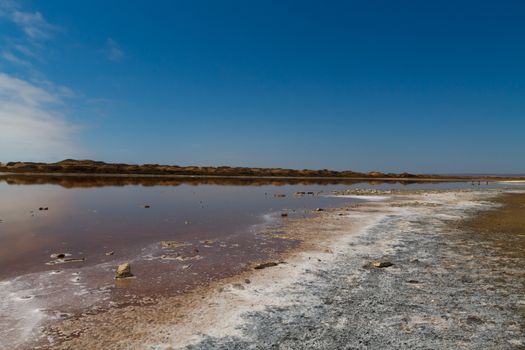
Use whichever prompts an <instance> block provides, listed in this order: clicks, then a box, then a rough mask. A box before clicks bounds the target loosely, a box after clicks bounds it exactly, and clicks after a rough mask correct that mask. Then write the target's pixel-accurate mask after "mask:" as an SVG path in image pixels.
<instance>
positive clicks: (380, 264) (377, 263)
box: [370, 260, 394, 269]
mask: <svg viewBox="0 0 525 350" xmlns="http://www.w3.org/2000/svg"><path fill="white" fill-rule="evenodd" d="M370 264H371V265H372V266H373V267H376V268H379V269H381V268H384V267H390V266H393V265H394V264H393V263H391V262H390V261H378V260H376V261H372V262H371V263H370Z"/></svg>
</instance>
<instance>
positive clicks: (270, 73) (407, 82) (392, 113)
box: [0, 0, 525, 173]
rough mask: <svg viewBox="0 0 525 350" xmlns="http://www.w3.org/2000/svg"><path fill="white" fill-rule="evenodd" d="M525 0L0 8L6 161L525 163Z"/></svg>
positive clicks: (0, 153)
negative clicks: (68, 159)
mask: <svg viewBox="0 0 525 350" xmlns="http://www.w3.org/2000/svg"><path fill="white" fill-rule="evenodd" d="M523 18H525V2H523V1H517V0H516V1H387V0H385V1H373V0H371V1H329V2H319V1H316V2H310V1H184V2H183V1H109V2H108V1H66V0H50V1H39V2H38V1H13V0H9V1H6V0H0V161H4V162H5V161H11V160H33V161H56V160H61V159H64V158H90V159H97V160H104V161H115V162H130V163H169V164H181V165H189V164H195V165H236V166H272V167H273V166H275V167H292V168H332V169H352V170H358V171H371V170H380V171H396V172H397V171H411V172H430V173H436V172H440V173H481V172H489V173H525V157H524V151H525V136H524V135H525V114H524V113H525V39H524V38H525V21H524V20H523Z"/></svg>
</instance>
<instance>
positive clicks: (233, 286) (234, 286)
mask: <svg viewBox="0 0 525 350" xmlns="http://www.w3.org/2000/svg"><path fill="white" fill-rule="evenodd" d="M232 288H235V289H238V290H244V289H245V288H244V286H243V285H242V284H240V283H234V284H233V285H232Z"/></svg>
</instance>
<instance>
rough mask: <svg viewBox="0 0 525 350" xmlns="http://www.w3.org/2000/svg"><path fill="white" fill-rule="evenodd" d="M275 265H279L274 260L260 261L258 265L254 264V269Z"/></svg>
mask: <svg viewBox="0 0 525 350" xmlns="http://www.w3.org/2000/svg"><path fill="white" fill-rule="evenodd" d="M277 265H279V263H278V262H275V261H269V262H265V263H261V264H259V265H256V266H255V267H254V269H256V270H262V269H265V268H267V267H273V266H277Z"/></svg>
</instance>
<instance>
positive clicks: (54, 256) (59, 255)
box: [50, 253, 66, 259]
mask: <svg viewBox="0 0 525 350" xmlns="http://www.w3.org/2000/svg"><path fill="white" fill-rule="evenodd" d="M50 257H51V259H64V258H65V257H66V254H65V253H53V254H51V256H50Z"/></svg>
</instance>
